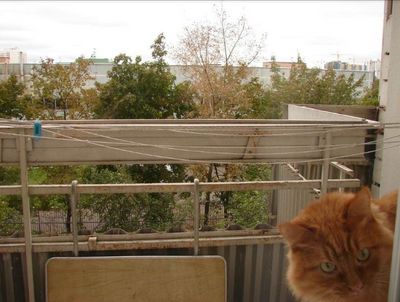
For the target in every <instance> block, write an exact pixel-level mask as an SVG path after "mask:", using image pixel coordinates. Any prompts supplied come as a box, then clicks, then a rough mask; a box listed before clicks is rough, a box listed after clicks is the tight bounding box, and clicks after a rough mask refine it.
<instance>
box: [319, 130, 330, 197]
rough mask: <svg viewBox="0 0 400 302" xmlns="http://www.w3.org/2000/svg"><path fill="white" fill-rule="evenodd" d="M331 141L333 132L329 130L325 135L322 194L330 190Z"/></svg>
mask: <svg viewBox="0 0 400 302" xmlns="http://www.w3.org/2000/svg"><path fill="white" fill-rule="evenodd" d="M331 142H332V134H331V133H330V132H329V131H327V132H326V135H325V146H324V162H323V163H322V173H321V194H325V193H326V192H328V177H329V165H330V159H329V158H330V156H331V151H330V149H329V148H330V147H331Z"/></svg>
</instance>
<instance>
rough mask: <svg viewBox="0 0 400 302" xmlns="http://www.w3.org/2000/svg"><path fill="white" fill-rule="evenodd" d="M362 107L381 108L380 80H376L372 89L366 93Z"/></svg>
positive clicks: (362, 100)
mask: <svg viewBox="0 0 400 302" xmlns="http://www.w3.org/2000/svg"><path fill="white" fill-rule="evenodd" d="M360 104H361V105H372V106H379V80H378V79H375V80H374V82H373V83H372V87H371V88H369V89H367V90H366V91H365V92H364V95H363V97H362V98H361V100H360Z"/></svg>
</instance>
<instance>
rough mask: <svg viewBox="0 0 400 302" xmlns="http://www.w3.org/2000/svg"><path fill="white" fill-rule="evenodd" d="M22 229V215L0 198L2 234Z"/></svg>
mask: <svg viewBox="0 0 400 302" xmlns="http://www.w3.org/2000/svg"><path fill="white" fill-rule="evenodd" d="M21 229H22V215H21V214H20V212H19V211H18V210H16V209H15V208H13V207H10V206H9V205H8V203H7V202H5V201H2V200H0V236H8V235H11V234H12V233H14V232H15V231H19V230H21Z"/></svg>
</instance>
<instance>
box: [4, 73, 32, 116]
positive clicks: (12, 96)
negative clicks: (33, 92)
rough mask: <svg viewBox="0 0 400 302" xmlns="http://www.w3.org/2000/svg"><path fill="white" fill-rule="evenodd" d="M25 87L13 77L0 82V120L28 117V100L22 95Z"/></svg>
mask: <svg viewBox="0 0 400 302" xmlns="http://www.w3.org/2000/svg"><path fill="white" fill-rule="evenodd" d="M24 91H25V85H24V84H22V83H20V82H18V80H17V77H16V76H15V75H11V76H10V77H9V78H8V79H6V80H4V81H1V82H0V118H18V119H21V118H25V117H29V113H28V109H29V107H28V99H27V97H26V96H25V95H24Z"/></svg>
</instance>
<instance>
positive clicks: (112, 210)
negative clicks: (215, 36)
mask: <svg viewBox="0 0 400 302" xmlns="http://www.w3.org/2000/svg"><path fill="white" fill-rule="evenodd" d="M164 39H165V38H164V35H163V34H160V35H159V36H158V37H157V38H156V40H155V41H154V44H153V45H152V46H151V49H152V57H153V60H152V61H149V62H143V61H142V59H141V57H139V56H138V57H136V58H135V60H134V61H133V60H132V59H131V58H130V57H129V56H127V55H124V54H121V55H118V56H117V57H115V59H114V63H113V66H112V69H111V71H110V72H109V73H108V76H109V81H108V82H107V83H105V84H103V85H98V89H99V100H100V102H99V106H98V107H97V109H96V112H97V116H98V117H102V118H122V119H125V118H126V119H143V118H144V119H149V118H153V119H158V118H183V117H190V116H192V114H193V111H194V108H195V106H194V103H193V91H192V89H191V86H190V84H189V83H181V84H175V76H174V75H173V74H172V73H171V72H170V71H169V68H168V65H167V64H166V62H165V56H166V55H167V51H166V49H165V42H164ZM110 169H111V168H110V167H99V168H98V169H97V170H93V169H92V170H89V172H90V177H88V178H87V179H89V180H99V181H102V180H103V181H104V180H105V179H109V180H113V177H115V180H118V181H124V182H139V183H146V182H175V181H177V182H180V181H183V180H184V179H185V170H184V167H183V166H182V165H132V166H129V167H127V169H125V170H124V172H123V173H122V174H121V170H120V169H117V170H113V169H111V170H110ZM115 173H116V174H115ZM99 175H102V176H101V177H99ZM114 197H115V200H114ZM109 200H110V199H109V197H104V198H103V197H101V198H97V199H96V200H94V201H93V203H92V208H93V209H94V210H95V211H96V212H97V213H99V215H100V216H101V219H102V221H103V223H104V228H109V227H111V226H113V227H115V226H119V227H123V228H125V229H126V230H134V229H137V228H138V227H152V228H156V229H160V228H161V229H163V228H165V227H167V226H168V225H170V224H174V223H175V218H174V217H175V215H174V213H173V207H174V205H175V199H174V195H173V194H156V193H153V194H134V195H115V196H114V195H113V202H112V203H110V202H109Z"/></svg>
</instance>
